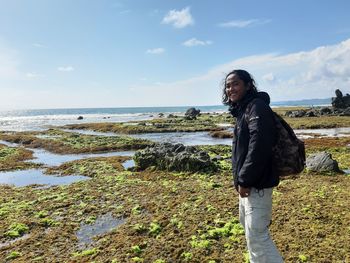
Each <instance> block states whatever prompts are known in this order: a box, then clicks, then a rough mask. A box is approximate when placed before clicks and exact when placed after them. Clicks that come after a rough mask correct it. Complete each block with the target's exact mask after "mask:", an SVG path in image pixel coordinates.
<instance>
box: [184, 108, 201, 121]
mask: <svg viewBox="0 0 350 263" xmlns="http://www.w3.org/2000/svg"><path fill="white" fill-rule="evenodd" d="M200 112H201V111H200V109H198V110H197V109H195V108H189V109H188V110H187V111H186V113H185V118H186V119H189V120H193V119H196V118H197V116H199V115H200Z"/></svg>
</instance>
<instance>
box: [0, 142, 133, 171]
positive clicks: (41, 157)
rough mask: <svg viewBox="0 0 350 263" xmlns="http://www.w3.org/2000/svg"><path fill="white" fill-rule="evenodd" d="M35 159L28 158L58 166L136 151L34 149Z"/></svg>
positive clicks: (128, 154) (10, 145) (9, 144)
mask: <svg viewBox="0 0 350 263" xmlns="http://www.w3.org/2000/svg"><path fill="white" fill-rule="evenodd" d="M0 144H5V145H7V146H9V147H19V146H21V145H20V144H17V143H10V142H6V141H0ZM29 149H30V150H31V151H33V157H34V159H31V160H28V162H31V163H40V164H43V165H46V166H58V165H61V164H63V163H65V162H71V161H75V160H80V159H85V158H93V157H112V156H133V155H134V153H135V152H134V151H123V152H108V153H83V154H56V153H51V152H48V151H46V150H44V149H32V148H29Z"/></svg>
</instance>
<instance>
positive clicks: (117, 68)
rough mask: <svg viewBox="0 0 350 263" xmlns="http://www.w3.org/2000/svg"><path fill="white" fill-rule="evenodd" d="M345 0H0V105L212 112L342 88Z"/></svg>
mask: <svg viewBox="0 0 350 263" xmlns="http://www.w3.org/2000/svg"><path fill="white" fill-rule="evenodd" d="M349 10H350V1H348V0H334V1H331V0H307V1H306V0H294V1H280V0H266V1H261V0H254V1H253V0H221V1H220V0H200V1H199V0H193V1H184V0H176V1H175V0H167V1H166V0H147V1H146V0H74V1H72V0H6V1H5V0H0V96H1V103H0V109H42V108H50V109H51V108H89V107H142V106H188V105H198V106H199V105H220V104H221V92H222V81H223V79H224V78H225V75H226V74H227V73H228V72H230V71H231V70H233V69H245V70H247V71H249V72H250V73H251V74H252V75H253V76H254V78H255V80H256V82H257V84H258V89H259V90H261V91H266V92H268V93H269V94H270V97H271V100H272V101H275V102H276V101H285V100H301V99H313V98H329V97H334V96H335V95H334V91H335V89H340V90H342V92H343V94H345V93H350V16H349Z"/></svg>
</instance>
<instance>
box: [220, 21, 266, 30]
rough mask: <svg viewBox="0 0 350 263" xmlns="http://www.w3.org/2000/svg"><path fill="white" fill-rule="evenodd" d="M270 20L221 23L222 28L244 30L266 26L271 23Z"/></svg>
mask: <svg viewBox="0 0 350 263" xmlns="http://www.w3.org/2000/svg"><path fill="white" fill-rule="evenodd" d="M270 22H271V20H270V19H250V20H232V21H228V22H224V23H220V24H219V26H220V27H236V28H244V27H250V26H257V25H264V24H267V23H270Z"/></svg>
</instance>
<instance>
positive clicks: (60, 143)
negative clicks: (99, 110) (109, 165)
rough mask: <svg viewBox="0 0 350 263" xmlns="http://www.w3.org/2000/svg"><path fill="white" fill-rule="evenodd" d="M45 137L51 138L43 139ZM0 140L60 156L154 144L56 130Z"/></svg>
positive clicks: (139, 140)
mask: <svg viewBox="0 0 350 263" xmlns="http://www.w3.org/2000/svg"><path fill="white" fill-rule="evenodd" d="M53 134H54V135H55V136H54V137H53V136H52V135H53ZM45 135H49V136H47V137H43V136H45ZM0 139H1V140H5V141H9V142H13V143H20V144H22V145H24V146H25V147H29V148H43V149H45V150H47V151H50V152H54V153H60V154H63V153H64V154H71V153H94V152H107V151H121V150H138V149H143V148H145V147H147V146H151V145H153V144H154V143H153V142H150V141H148V140H143V139H136V138H131V137H128V136H96V135H84V134H78V133H71V132H65V131H61V130H55V129H50V130H47V131H43V132H17V133H11V134H0Z"/></svg>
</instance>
